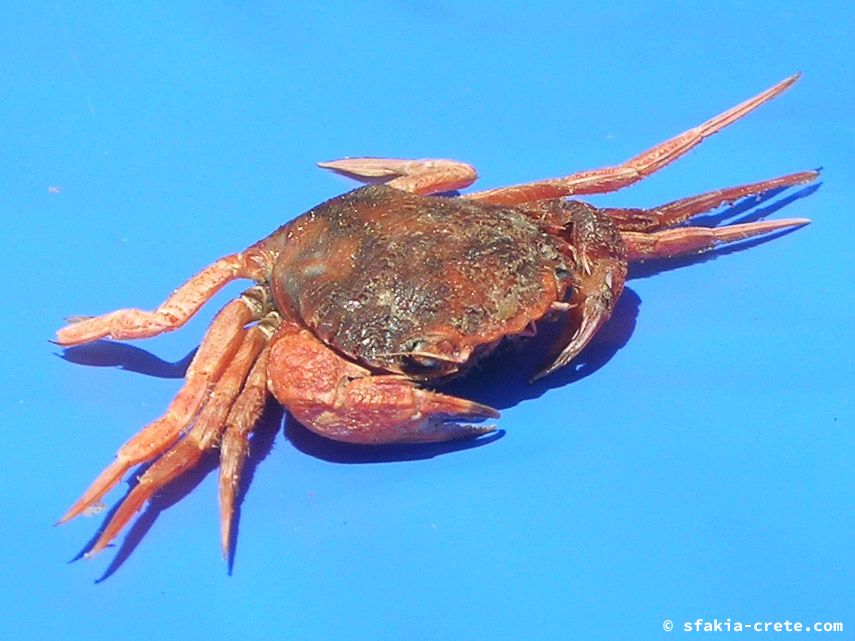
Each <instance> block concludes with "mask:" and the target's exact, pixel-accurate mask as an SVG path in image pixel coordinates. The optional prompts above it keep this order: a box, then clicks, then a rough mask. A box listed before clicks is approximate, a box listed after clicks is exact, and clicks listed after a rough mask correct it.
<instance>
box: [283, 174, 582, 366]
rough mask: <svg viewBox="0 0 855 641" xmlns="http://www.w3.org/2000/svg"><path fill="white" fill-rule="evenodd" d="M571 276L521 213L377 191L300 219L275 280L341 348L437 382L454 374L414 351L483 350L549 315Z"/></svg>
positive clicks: (291, 308)
mask: <svg viewBox="0 0 855 641" xmlns="http://www.w3.org/2000/svg"><path fill="white" fill-rule="evenodd" d="M567 274H568V268H567V267H566V264H565V258H564V256H563V255H562V253H561V251H560V241H559V240H558V239H556V238H554V237H552V236H550V235H549V234H547V233H546V232H545V231H544V230H543V229H542V228H541V227H540V226H539V225H538V224H537V223H536V222H535V221H533V220H532V219H531V218H530V217H527V216H526V215H525V214H523V213H521V212H520V211H518V210H515V209H513V208H506V207H498V206H492V205H484V204H479V203H476V202H470V201H466V200H461V199H456V198H444V197H435V196H433V197H425V196H418V195H414V194H410V193H406V192H403V191H400V190H397V189H393V188H391V187H385V186H382V185H372V186H367V187H362V188H360V189H356V190H354V191H351V192H349V193H346V194H344V195H342V196H338V197H337V198H334V199H332V200H329V201H327V202H325V203H323V204H321V205H319V206H318V207H316V208H315V209H313V210H311V211H309V212H307V213H306V214H304V215H303V216H301V217H300V218H298V219H296V220H295V221H293V222H292V223H290V224H289V225H288V231H287V239H286V242H285V243H284V247H283V251H282V253H281V254H280V256H279V259H278V260H277V263H276V268H275V270H274V276H273V283H272V285H273V291H274V296H275V298H276V302H277V305H278V306H279V307H280V309H282V310H287V312H288V313H290V314H293V315H294V316H296V317H297V318H299V319H301V320H302V322H304V323H305V324H306V326H308V327H309V328H310V329H311V330H313V331H314V332H315V334H316V335H317V336H318V337H319V338H320V339H321V340H323V341H324V342H325V343H327V344H329V345H330V346H332V347H333V348H335V349H336V350H338V351H339V352H342V353H344V354H345V355H347V356H349V357H351V358H352V359H354V360H356V361H357V362H361V363H363V364H365V365H368V366H370V367H374V368H377V369H382V370H388V371H393V372H404V373H407V374H408V375H414V376H416V377H420V378H432V377H433V373H435V374H436V376H437V377H438V376H441V375H443V374H444V373H447V372H445V371H443V369H442V368H437V369H435V370H434V369H432V368H430V367H425V366H424V365H425V363H429V361H430V359H421V360H419V359H414V358H413V357H412V353H414V352H420V353H441V354H443V355H445V356H447V357H448V358H449V359H456V358H459V359H461V360H463V359H465V358H468V357H469V355H470V354H471V355H478V354H479V353H480V351H484V350H483V349H482V350H480V351H479V348H482V347H485V346H491V345H494V344H495V343H496V342H497V341H498V340H499V339H501V338H502V337H503V336H508V335H514V334H517V333H520V332H521V331H523V330H524V329H525V328H526V327H527V326H528V325H529V323H530V322H532V321H536V320H537V319H539V318H541V317H542V316H543V315H544V314H545V313H546V312H547V310H548V309H549V306H550V304H551V303H553V302H554V301H555V300H559V299H561V298H562V297H563V296H564V293H565V291H566V289H567ZM462 366H463V364H462V363H461V367H460V369H462V368H463V367H462Z"/></svg>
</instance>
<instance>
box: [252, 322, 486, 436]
mask: <svg viewBox="0 0 855 641" xmlns="http://www.w3.org/2000/svg"><path fill="white" fill-rule="evenodd" d="M268 376H269V380H270V388H271V391H272V392H273V395H274V396H275V397H276V399H277V400H278V401H279V402H280V403H281V404H282V405H284V406H285V407H287V408H288V410H289V411H290V412H291V413H292V414H293V415H294V417H295V418H296V419H297V420H298V421H299V422H300V423H302V424H303V425H305V426H306V427H308V428H309V429H311V430H312V431H314V432H317V433H318V434H321V435H322V436H326V437H327V438H331V439H334V440H337V441H347V442H350V443H365V444H369V443H405V442H406V443H428V442H435V441H449V440H453V439H460V438H471V437H474V436H478V435H480V434H485V433H487V432H492V431H493V430H494V429H495V428H494V427H492V426H474V425H461V424H458V423H455V422H454V421H455V420H465V421H473V420H480V419H484V418H497V417H498V416H499V413H498V412H497V411H496V410H494V409H493V408H491V407H487V406H486V405H481V404H479V403H474V402H472V401H467V400H464V399H461V398H456V397H454V396H448V395H445V394H439V393H436V392H431V391H428V390H425V389H421V388H419V387H417V386H416V384H415V383H414V382H413V381H411V380H409V379H407V378H405V377H403V376H395V375H382V376H379V375H378V376H372V375H371V373H370V372H369V371H368V370H366V369H365V368H363V367H360V366H359V365H356V364H355V363H352V362H350V361H347V360H345V359H344V358H342V357H341V356H339V355H338V354H337V353H335V352H334V351H333V350H331V349H330V348H329V347H327V346H326V345H324V344H323V343H321V342H320V341H319V340H318V339H317V338H315V336H314V335H313V334H312V333H311V332H309V331H308V330H306V329H303V328H301V327H300V326H298V325H296V324H295V323H287V324H286V323H283V325H282V326H281V327H280V331H279V332H278V333H277V335H276V336H275V337H274V338H273V341H272V343H271V353H270V362H269V364H268Z"/></svg>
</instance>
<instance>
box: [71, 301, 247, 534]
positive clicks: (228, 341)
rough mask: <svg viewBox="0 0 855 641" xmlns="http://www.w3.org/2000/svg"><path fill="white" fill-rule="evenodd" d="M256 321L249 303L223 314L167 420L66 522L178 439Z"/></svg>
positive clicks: (130, 445)
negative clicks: (246, 326)
mask: <svg viewBox="0 0 855 641" xmlns="http://www.w3.org/2000/svg"><path fill="white" fill-rule="evenodd" d="M253 318H254V314H253V310H252V309H251V308H250V307H249V306H248V305H247V304H246V303H245V302H244V300H243V299H237V300H233V301H232V302H230V303H229V304H228V305H226V306H225V307H224V308H223V309H222V310H221V311H220V312H219V313H218V314H217V316H216V317H215V318H214V321H213V322H212V323H211V326H210V327H209V328H208V331H207V333H206V334H205V337H204V338H203V339H202V343H201V345H200V346H199V350H198V351H197V352H196V355H195V356H194V358H193V362H192V363H191V364H190V367H189V368H188V369H187V374H186V376H185V382H184V387H183V388H182V389H181V391H180V392H178V394H177V395H176V397H175V398H174V399H173V401H172V403H171V404H170V405H169V407H168V408H167V410H166V412H165V413H164V414H163V416H161V417H160V418H158V419H156V420H155V421H152V422H151V423H149V424H148V425H146V426H145V427H144V428H143V429H142V430H140V431H139V432H138V433H137V434H135V435H134V436H133V437H132V438H131V439H130V440H129V441H128V442H127V443H125V444H124V445H123V446H122V447H121V449H119V451H118V453H117V454H116V460H115V461H113V462H112V463H111V464H110V465H109V466H108V467H107V468H106V469H105V470H104V471H103V472H101V474H100V475H99V476H98V478H97V479H95V481H94V482H93V483H92V485H91V486H89V488H88V489H87V490H86V492H84V493H83V496H81V497H80V498H79V499H78V500H77V502H76V503H75V504H74V505H72V506H71V508H70V509H69V510H68V512H66V513H65V515H64V516H63V517H62V518H61V519H60V521H59V522H60V523H64V522H65V521H68V520H69V519H71V518H74V517H75V516H77V515H79V514H82V513H83V512H84V511H86V509H87V508H89V507H91V506H92V505H95V504H96V503H97V502H98V501H100V500H101V498H102V497H103V496H104V495H105V494H106V493H107V492H108V491H110V489H111V488H112V487H113V486H114V485H116V483H118V482H119V481H120V480H121V479H122V477H123V476H124V475H125V473H126V472H127V471H128V470H129V469H130V468H132V467H134V466H135V465H139V464H140V463H144V462H146V461H150V460H151V459H153V458H154V457H156V456H158V455H159V454H161V453H162V452H164V451H165V450H166V449H167V448H168V447H169V446H171V445H172V444H173V443H174V442H175V441H176V440H177V439H178V437H179V435H180V434H181V432H182V430H184V429H185V428H186V427H187V426H188V425H189V424H190V422H191V421H192V420H193V417H194V416H196V413H197V412H198V411H199V408H200V407H202V405H203V404H204V402H205V399H206V398H207V396H208V391H209V386H210V385H211V384H213V383H215V382H216V381H217V380H218V379H219V378H220V376H221V375H222V372H223V370H224V369H225V368H226V366H227V365H228V363H229V360H230V359H231V357H232V355H233V354H234V353H235V350H236V349H237V348H238V346H239V345H240V340H241V333H242V331H243V327H244V326H245V325H246V324H247V323H249V322H250V321H252V320H253Z"/></svg>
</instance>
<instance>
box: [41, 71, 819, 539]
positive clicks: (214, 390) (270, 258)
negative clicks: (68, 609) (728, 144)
mask: <svg viewBox="0 0 855 641" xmlns="http://www.w3.org/2000/svg"><path fill="white" fill-rule="evenodd" d="M796 79H797V76H793V77H791V78H788V79H787V80H785V81H783V82H781V83H779V84H778V85H775V86H774V87H772V88H771V89H768V90H767V91H765V92H763V93H761V94H759V95H758V96H755V97H754V98H751V99H750V100H747V101H745V102H744V103H742V104H740V105H737V106H736V107H734V108H732V109H730V110H728V111H726V112H724V113H723V114H720V115H719V116H716V117H715V118H713V119H711V120H709V121H707V122H705V123H703V124H702V125H700V126H698V127H695V128H693V129H690V130H689V131H687V132H685V133H683V134H681V135H679V136H676V137H675V138H672V139H671V140H668V141H666V142H664V143H661V144H659V145H657V146H655V147H653V148H652V149H650V150H648V151H646V152H644V153H642V154H640V155H639V156H636V157H635V158H632V159H630V160H628V161H626V162H624V163H622V164H620V165H617V166H615V167H606V168H603V169H596V170H591V171H584V172H579V173H576V174H571V175H569V176H564V177H561V178H554V179H548V180H541V181H537V182H532V183H527V184H523V185H516V186H512V187H504V188H499V189H493V190H490V191H483V192H475V193H468V194H465V195H462V196H459V197H451V196H448V195H447V192H450V191H453V190H458V189H462V188H464V187H466V186H468V185H469V184H471V183H472V182H474V180H475V178H476V177H477V174H476V173H475V170H474V169H473V168H472V167H471V166H470V165H467V164H465V163H461V162H457V161H451V160H437V159H428V160H397V159H388V158H348V159H344V160H337V161H332V162H328V163H321V166H322V167H325V168H328V169H332V170H333V171H336V172H338V173H341V174H345V175H348V176H350V177H353V178H356V179H357V180H361V181H363V182H366V183H374V184H369V185H367V186H364V187H361V188H359V189H356V190H354V191H351V192H348V193H346V194H343V195H341V196H338V197H336V198H333V199H331V200H329V201H327V202H325V203H323V204H321V205H319V206H317V207H315V208H314V209H312V210H310V211H309V212H307V213H305V214H303V215H302V216H300V217H298V218H296V219H294V220H293V221H292V222H290V223H288V224H286V225H284V226H282V227H280V228H279V229H278V230H276V231H275V232H274V233H273V234H271V235H270V236H268V237H267V238H265V239H263V240H261V241H259V242H258V243H256V244H255V245H253V246H251V247H249V248H247V249H246V250H244V251H242V252H239V253H237V254H232V255H229V256H226V257H224V258H221V259H220V260H218V261H216V262H215V263H213V264H212V265H210V266H209V267H207V268H206V269H204V270H203V271H202V272H200V273H199V274H197V275H196V276H194V277H193V278H191V279H190V280H189V281H187V282H186V283H185V284H184V285H182V286H181V287H179V288H178V289H177V290H175V292H174V293H173V294H172V295H171V296H170V297H169V298H168V299H167V300H166V301H165V302H164V303H163V304H162V305H161V306H160V307H159V308H158V309H156V310H154V311H151V312H146V311H141V310H135V309H124V310H119V311H116V312H112V313H109V314H105V315H103V316H98V317H91V318H76V319H74V320H73V321H72V323H71V324H70V325H68V326H67V327H65V328H63V329H61V330H60V331H59V332H58V333H57V342H58V343H59V344H60V345H63V346H72V345H77V344H80V343H85V342H89V341H92V340H97V339H99V338H104V337H110V338H114V339H130V338H144V337H148V336H154V335H157V334H159V333H162V332H165V331H170V330H173V329H177V328H178V327H180V326H181V325H183V324H184V323H185V322H186V321H187V320H188V319H189V318H190V317H191V316H192V315H193V314H194V313H195V312H196V311H197V310H198V309H199V307H201V306H202V304H204V302H205V301H206V300H208V299H209V298H210V297H211V296H212V295H213V294H214V293H215V292H216V291H217V290H219V289H220V288H221V287H222V286H223V285H225V284H226V283H227V282H229V281H231V280H234V279H237V278H247V279H251V280H253V281H255V283H256V284H255V285H254V286H252V287H250V288H249V289H248V290H246V291H245V292H244V293H243V294H242V295H241V296H240V297H239V298H237V299H235V300H233V301H232V302H231V303H229V304H228V305H226V306H225V307H224V308H223V309H222V310H221V311H220V312H219V314H218V315H217V316H216V317H215V319H214V321H213V322H212V324H211V326H210V327H209V329H208V331H207V333H206V334H205V337H204V339H203V340H202V343H201V345H200V347H199V350H198V352H197V353H196V356H195V357H194V359H193V362H192V363H191V365H190V367H189V368H188V370H187V374H186V381H185V385H184V387H183V388H182V389H181V391H180V392H179V393H178V395H177V396H176V397H175V399H174V400H173V402H172V404H171V405H170V406H169V408H168V409H167V411H166V413H165V414H164V415H163V416H162V417H160V418H158V419H156V420H155V421H153V422H152V423H150V424H149V425H147V426H146V427H145V428H144V429H143V430H141V431H140V432H139V433H137V434H136V435H135V436H134V437H133V438H132V439H131V440H130V441H128V442H127V443H126V444H125V445H124V446H123V447H122V448H121V449H120V450H119V453H118V455H117V457H116V460H115V461H114V462H113V463H112V464H111V465H110V466H108V467H107V468H106V469H105V470H104V471H103V472H102V473H101V475H100V476H99V477H98V478H97V479H96V480H95V482H94V483H93V484H92V486H90V488H89V489H88V490H87V491H86V492H85V493H84V494H83V496H82V497H81V498H80V499H79V500H78V501H77V502H76V503H75V504H74V505H73V506H72V507H71V509H70V510H69V511H68V512H67V513H66V515H65V516H64V517H63V518H62V521H66V520H68V519H70V518H72V517H74V516H76V515H78V514H81V513H83V512H85V511H86V510H87V509H88V508H90V507H91V506H93V505H94V504H96V503H97V502H99V501H100V500H101V498H102V497H103V496H104V495H105V494H106V493H107V492H108V491H109V490H110V489H111V488H112V487H113V486H114V485H115V484H116V483H118V482H119V481H120V480H121V478H122V477H123V476H124V475H125V474H126V472H127V471H128V470H129V469H130V468H132V467H133V466H135V465H139V464H141V463H145V462H149V461H153V462H152V464H151V465H150V467H149V468H148V469H147V470H146V471H145V473H143V474H142V476H141V477H140V478H139V482H138V483H137V485H136V486H135V487H134V488H133V489H132V490H131V491H130V493H129V494H128V496H127V497H126V498H125V499H124V500H123V501H122V503H121V504H120V505H119V507H118V509H117V510H116V511H115V512H114V513H113V515H112V516H111V518H110V520H109V522H108V523H107V525H106V527H105V528H104V530H103V532H102V533H101V535H100V537H99V538H98V540H97V541H96V542H95V544H94V545H93V547H92V550H91V552H97V551H99V550H101V549H103V548H104V547H105V546H106V545H107V544H108V543H109V542H110V541H111V540H112V539H113V538H114V537H115V536H116V534H117V533H118V532H119V531H120V530H121V528H122V527H124V525H125V524H126V523H127V522H128V521H129V520H130V519H131V517H132V516H133V515H134V514H135V513H136V512H137V511H138V510H139V509H140V508H141V507H142V506H143V505H144V503H145V502H146V501H147V500H148V499H149V498H150V497H151V496H152V495H153V494H154V493H155V492H156V491H157V490H158V489H159V488H161V487H163V486H164V485H165V484H166V483H168V482H170V481H171V480H172V479H174V478H176V477H177V476H178V475H180V474H181V473H183V472H184V471H186V470H188V469H190V468H192V467H193V466H195V465H196V464H197V462H198V461H199V460H200V458H201V456H202V454H203V453H204V452H205V451H207V450H209V449H211V448H212V447H215V446H217V445H219V446H220V449H221V455H220V456H221V467H220V502H221V514H222V516H221V523H222V545H223V552H224V554H226V555H228V551H229V546H230V541H231V527H232V515H233V510H234V503H235V494H236V491H237V486H238V480H239V477H240V473H241V468H242V465H243V462H244V460H245V458H246V455H247V452H248V447H249V436H250V434H251V432H252V429H253V427H254V425H255V423H256V422H257V420H258V418H259V417H260V414H261V412H262V409H263V407H264V404H265V402H266V400H267V398H268V396H269V395H271V394H272V396H273V397H275V398H276V400H277V401H278V402H279V403H280V404H281V405H283V406H284V407H285V408H287V409H288V410H289V411H290V412H291V413H292V415H293V416H294V417H295V418H296V419H297V420H298V421H299V422H301V423H302V424H303V425H305V426H306V427H308V428H309V429H311V430H313V431H315V432H317V433H318V434H321V435H322V436H325V437H328V438H332V439H336V440H340V441H348V442H353V443H396V442H430V441H443V440H450V439H457V438H467V437H473V436H478V435H480V434H484V433H486V432H489V431H491V430H492V429H493V427H491V426H484V425H483V424H480V423H479V422H480V421H482V420H483V419H486V418H496V417H498V412H496V410H494V409H493V408H491V407H487V406H485V405H481V404H479V403H476V402H473V401H470V400H466V399H462V398H457V397H454V396H449V395H447V394H443V393H441V392H439V391H436V390H435V387H436V386H437V385H438V384H441V383H442V382H445V381H447V380H449V379H451V378H453V377H455V376H457V375H459V374H461V373H463V372H466V371H467V370H469V369H470V368H471V367H472V365H473V364H474V363H475V362H477V361H478V360H479V359H481V358H483V357H484V356H486V355H488V354H489V353H490V352H492V351H493V350H494V349H495V348H496V347H497V346H498V345H499V344H501V343H502V342H503V341H504V340H505V339H508V338H514V337H525V336H530V335H531V334H533V333H534V331H535V329H536V327H537V324H538V322H539V321H541V320H543V319H544V318H547V317H548V318H554V319H556V320H557V321H558V322H559V324H560V327H561V331H560V332H559V334H558V340H557V342H556V345H555V347H554V349H553V352H552V354H550V355H549V357H548V358H547V360H546V363H545V365H544V367H543V369H542V370H541V371H540V372H538V373H537V374H536V377H540V376H545V375H547V374H550V373H552V372H553V371H555V370H556V369H558V368H560V367H562V366H564V365H566V364H567V363H569V362H570V361H571V360H572V359H573V358H574V357H575V356H576V355H578V354H579V352H580V351H582V349H584V347H585V346H586V345H587V344H588V343H589V341H590V340H591V338H592V337H593V336H594V335H595V334H596V332H597V330H598V329H599V328H600V327H601V326H602V325H603V323H605V322H606V321H607V320H608V319H609V317H610V315H611V313H612V310H613V309H614V306H615V304H616V302H617V300H618V298H619V297H620V294H621V292H622V290H623V286H624V280H625V278H626V274H627V264H628V262H629V261H633V260H643V259H646V258H670V257H673V256H678V255H683V254H689V253H697V252H701V251H706V250H708V249H712V248H714V247H716V246H717V245H719V244H720V243H725V242H732V241H737V240H742V239H744V238H748V237H751V236H755V235H757V234H763V233H767V232H771V231H776V230H782V229H787V228H793V227H796V226H800V225H803V224H805V223H806V222H808V221H807V220H805V219H789V220H778V221H760V222H753V223H745V224H736V225H729V226H724V227H719V228H708V227H692V226H686V225H683V224H682V223H684V222H685V221H686V220H688V219H689V218H691V217H692V216H694V215H696V214H698V213H701V212H703V211H707V210H709V209H712V208H715V207H718V206H720V205H722V204H724V203H728V202H732V201H734V200H736V199H739V198H742V197H745V196H749V195H753V194H759V193H762V192H765V191H768V190H770V189H774V188H780V187H786V186H791V185H796V184H800V183H805V182H809V181H811V180H813V179H814V178H815V177H816V175H817V174H816V172H812V171H808V172H801V173H796V174H790V175H787V176H783V177H780V178H775V179H771V180H766V181H762V182H759V183H754V184H749V185H741V186H738V187H730V188H726V189H720V190H717V191H713V192H710V193H706V194H701V195H698V196H693V197H689V198H684V199H681V200H677V201H674V202H671V203H668V204H666V205H663V206H661V207H656V208H652V209H646V210H642V209H600V208H595V207H593V206H591V205H588V204H586V203H583V202H580V201H577V200H569V199H568V196H573V195H578V194H590V193H600V192H607V191H613V190H616V189H620V188H622V187H625V186H627V185H629V184H632V183H634V182H636V181H638V180H640V179H641V178H643V177H644V176H646V175H649V174H651V173H653V172H654V171H656V170H658V169H659V168H661V167H663V166H664V165H666V164H668V163H669V162H671V161H673V160H675V159H676V158H677V157H679V156H680V155H682V154H684V153H685V152H686V151H688V150H689V149H691V148H692V147H694V146H696V145H697V144H699V143H700V142H701V141H702V140H703V139H704V138H706V137H707V136H709V135H711V134H713V133H715V132H716V131H718V130H719V129H721V128H722V127H724V126H726V125H728V124H730V123H731V122H733V121H734V120H736V119H738V118H740V117H741V116H743V115H745V114H746V113H748V112H749V111H751V110H752V109H754V108H755V107H757V106H759V105H760V104H762V103H763V102H766V101H767V100H769V99H771V98H773V97H774V96H776V95H778V94H779V93H781V92H782V91H783V90H784V89H786V88H787V87H789V86H790V85H791V84H792V83H793V82H795V80H796ZM377 183H384V184H377ZM442 194H445V195H442Z"/></svg>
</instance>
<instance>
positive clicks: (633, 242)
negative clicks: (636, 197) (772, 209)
mask: <svg viewBox="0 0 855 641" xmlns="http://www.w3.org/2000/svg"><path fill="white" fill-rule="evenodd" d="M809 222H810V220H809V219H807V218H787V219H783V220H768V221H760V222H755V223H743V224H740V225H726V226H724V227H678V228H676V229H665V230H663V231H655V232H651V233H646V232H632V231H628V232H621V236H623V240H624V243H626V255H627V260H645V259H651V258H673V257H675V256H682V255H685V254H700V253H702V252H705V251H709V250H710V249H713V248H715V247H716V246H718V245H721V244H723V243H732V242H736V241H739V240H745V239H746V238H751V237H752V236H759V235H761V234H768V233H770V232H774V231H780V230H783V229H789V228H795V227H801V226H802V225H807V224H808V223H809Z"/></svg>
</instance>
